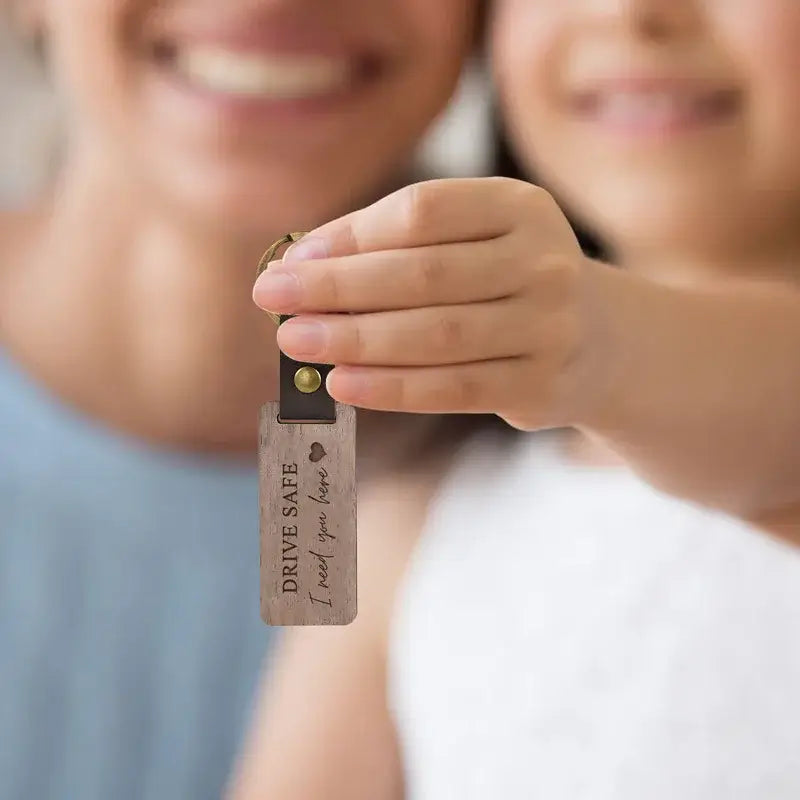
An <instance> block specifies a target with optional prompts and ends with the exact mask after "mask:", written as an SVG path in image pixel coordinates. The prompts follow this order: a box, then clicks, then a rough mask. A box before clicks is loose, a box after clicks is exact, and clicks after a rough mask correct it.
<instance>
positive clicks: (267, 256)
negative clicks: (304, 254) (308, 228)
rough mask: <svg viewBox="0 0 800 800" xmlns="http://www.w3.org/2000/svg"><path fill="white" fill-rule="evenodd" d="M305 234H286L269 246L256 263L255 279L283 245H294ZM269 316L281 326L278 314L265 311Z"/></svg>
mask: <svg viewBox="0 0 800 800" xmlns="http://www.w3.org/2000/svg"><path fill="white" fill-rule="evenodd" d="M305 235H306V234H305V233H287V234H286V236H281V238H280V239H278V241H277V242H275V243H274V244H272V245H270V247H269V249H268V250H267V252H266V253H264V255H263V256H261V261H259V262H258V269H257V270H256V278H258V276H259V275H260V274H261V273H262V272H265V271H266V269H267V267H268V266H269V265H270V262H272V261H274V260H275V256H276V255H277V253H278V250H280V249H281V247H283V246H284V245H285V244H294V242H299V241H300V239H302V238H303V237H304V236H305ZM267 314H269V316H270V319H271V320H272V321H273V322H274V323H275V324H276V325H280V324H281V318H280V315H279V314H275V313H274V312H272V311H267Z"/></svg>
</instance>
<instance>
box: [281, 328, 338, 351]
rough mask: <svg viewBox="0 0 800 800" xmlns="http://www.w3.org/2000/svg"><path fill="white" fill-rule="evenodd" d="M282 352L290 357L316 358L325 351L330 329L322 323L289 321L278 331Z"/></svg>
mask: <svg viewBox="0 0 800 800" xmlns="http://www.w3.org/2000/svg"><path fill="white" fill-rule="evenodd" d="M278 337H279V340H278V343H279V345H280V348H281V350H283V351H284V352H286V353H288V354H289V355H297V356H304V357H307V356H314V355H317V354H318V353H321V352H322V351H323V350H324V349H325V345H326V344H327V341H328V328H327V326H325V325H323V324H322V323H321V322H313V321H308V320H289V321H287V322H285V323H284V324H283V325H281V327H280V329H279V331H278Z"/></svg>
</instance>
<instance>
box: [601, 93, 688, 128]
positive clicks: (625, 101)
mask: <svg viewBox="0 0 800 800" xmlns="http://www.w3.org/2000/svg"><path fill="white" fill-rule="evenodd" d="M700 105H702V103H701V102H700V101H698V100H697V99H696V98H690V97H686V96H679V95H676V94H672V93H664V92H619V93H615V94H609V95H604V96H602V97H600V98H599V100H598V107H597V111H598V115H599V116H601V117H603V118H605V119H606V120H608V121H610V122H614V123H619V124H636V123H639V124H641V123H647V124H651V125H658V124H668V123H670V122H674V121H675V120H680V119H685V118H686V117H687V116H688V115H690V114H693V113H694V112H696V111H697V110H698V107H699V106H700Z"/></svg>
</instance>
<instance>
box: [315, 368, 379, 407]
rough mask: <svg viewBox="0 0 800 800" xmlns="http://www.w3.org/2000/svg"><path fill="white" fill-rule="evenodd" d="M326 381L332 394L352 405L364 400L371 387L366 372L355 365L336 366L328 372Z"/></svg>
mask: <svg viewBox="0 0 800 800" xmlns="http://www.w3.org/2000/svg"><path fill="white" fill-rule="evenodd" d="M326 383H327V387H328V392H329V393H330V394H331V395H333V396H334V397H335V398H336V399H337V400H341V401H342V402H345V403H349V404H351V405H357V404H358V403H359V402H362V401H364V400H365V399H366V398H367V397H368V396H369V391H370V388H371V383H370V381H369V378H368V377H367V374H366V372H364V371H363V370H359V369H357V368H353V367H336V369H334V370H332V371H331V372H329V373H328V378H327V381H326Z"/></svg>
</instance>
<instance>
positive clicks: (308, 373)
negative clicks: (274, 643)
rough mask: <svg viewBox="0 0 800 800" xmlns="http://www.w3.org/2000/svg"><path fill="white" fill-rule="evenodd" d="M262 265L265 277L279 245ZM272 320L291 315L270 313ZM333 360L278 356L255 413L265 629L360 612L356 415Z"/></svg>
mask: <svg viewBox="0 0 800 800" xmlns="http://www.w3.org/2000/svg"><path fill="white" fill-rule="evenodd" d="M303 235H304V234H302V233H290V234H287V235H286V236H284V237H282V238H281V239H279V240H278V241H277V242H275V243H274V244H273V245H272V246H271V247H270V248H269V249H268V250H267V252H266V253H265V254H264V256H263V258H262V259H261V261H260V262H259V265H258V273H257V274H259V275H260V274H261V273H262V272H263V271H264V270H265V269H266V268H267V265H268V264H269V263H270V262H271V261H274V260H275V256H276V255H277V253H278V250H279V249H280V248H281V247H282V246H283V245H286V244H290V243H292V242H296V241H298V240H299V239H300V238H302V236H303ZM270 316H271V317H272V318H273V320H275V322H276V323H277V324H278V325H281V324H283V323H284V322H285V321H286V320H287V319H289V317H288V316H283V315H277V314H272V313H271V312H270ZM332 368H333V367H332V366H331V365H330V364H313V363H310V362H300V361H295V360H294V359H291V358H289V357H288V356H287V355H285V354H284V353H282V352H281V353H280V394H279V399H278V401H277V402H268V403H265V404H264V405H263V406H262V407H261V410H260V413H259V437H258V441H259V448H258V465H259V505H260V549H261V616H262V618H263V620H264V622H266V623H267V624H268V625H347V624H349V623H350V622H352V621H353V620H354V619H355V617H356V613H357V580H356V575H357V559H356V505H357V503H356V453H355V442H356V411H355V408H353V407H352V406H347V405H344V404H342V403H337V402H335V401H334V400H333V398H332V397H331V396H330V395H329V394H328V391H327V389H326V387H325V378H326V376H327V374H328V372H330V370H331V369H332Z"/></svg>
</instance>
